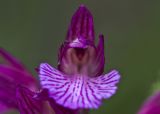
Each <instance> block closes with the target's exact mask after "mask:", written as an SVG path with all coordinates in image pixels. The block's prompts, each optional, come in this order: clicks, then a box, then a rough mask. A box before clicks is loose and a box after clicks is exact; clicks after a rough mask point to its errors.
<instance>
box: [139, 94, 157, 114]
mask: <svg viewBox="0 0 160 114" xmlns="http://www.w3.org/2000/svg"><path fill="white" fill-rule="evenodd" d="M137 114H160V91H157V92H155V93H154V94H153V95H152V96H150V97H149V98H148V99H147V101H146V102H145V103H144V105H143V106H142V107H141V109H140V111H139V112H138V113H137Z"/></svg>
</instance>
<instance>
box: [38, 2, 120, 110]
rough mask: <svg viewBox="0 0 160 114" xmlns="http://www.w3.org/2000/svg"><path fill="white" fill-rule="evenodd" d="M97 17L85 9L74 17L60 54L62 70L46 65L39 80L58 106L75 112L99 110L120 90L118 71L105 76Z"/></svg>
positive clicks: (80, 9) (81, 9)
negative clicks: (97, 40)
mask: <svg viewBox="0 0 160 114" xmlns="http://www.w3.org/2000/svg"><path fill="white" fill-rule="evenodd" d="M94 39H95V35H94V25H93V17H92V15H91V13H90V12H89V10H88V9H87V8H86V7H85V6H83V5H81V6H80V7H79V9H78V10H77V11H76V12H75V14H74V15H73V17H72V21H71V24H70V26H69V29H68V34H67V37H66V40H65V42H64V44H63V45H62V46H61V48H60V50H59V61H58V69H55V68H53V67H51V66H50V65H49V64H47V63H42V64H41V65H40V68H39V76H40V81H41V85H42V88H44V89H47V90H48V94H49V97H50V98H51V99H53V100H55V102H56V103H58V104H59V105H62V106H64V107H67V108H71V109H79V108H87V109H89V108H98V107H99V106H100V105H101V102H102V99H108V98H110V97H111V96H112V95H113V94H115V92H116V90H117V86H116V84H117V83H118V82H119V79H120V75H119V73H118V71H117V70H112V71H111V72H109V73H108V74H103V70H104V64H105V57H104V38H103V35H99V43H98V46H95V43H94Z"/></svg>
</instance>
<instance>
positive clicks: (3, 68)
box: [0, 48, 77, 114]
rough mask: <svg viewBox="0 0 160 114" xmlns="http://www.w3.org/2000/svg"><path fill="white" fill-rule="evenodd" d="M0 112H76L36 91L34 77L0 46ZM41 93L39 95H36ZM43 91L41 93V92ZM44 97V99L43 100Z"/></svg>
mask: <svg viewBox="0 0 160 114" xmlns="http://www.w3.org/2000/svg"><path fill="white" fill-rule="evenodd" d="M1 59H3V60H2V62H1V63H0V113H1V114H2V113H4V112H7V111H9V110H10V109H16V110H18V111H19V112H20V114H77V111H76V110H70V109H67V108H65V107H62V106H59V105H58V104H56V103H55V102H54V101H53V100H49V99H48V97H47V96H48V95H47V92H45V91H44V90H42V91H43V92H40V91H38V90H39V88H40V87H39V86H38V82H37V81H36V79H35V78H34V77H33V76H32V75H31V73H29V71H28V70H27V69H26V68H25V67H24V65H22V63H21V62H19V61H18V60H17V59H16V58H15V57H13V56H12V55H11V54H9V53H8V52H6V51H5V50H4V49H2V48H0V60H1ZM39 93H41V96H39V97H37V96H38V95H39ZM42 93H43V94H42ZM42 97H45V98H46V100H43V99H44V98H43V99H42Z"/></svg>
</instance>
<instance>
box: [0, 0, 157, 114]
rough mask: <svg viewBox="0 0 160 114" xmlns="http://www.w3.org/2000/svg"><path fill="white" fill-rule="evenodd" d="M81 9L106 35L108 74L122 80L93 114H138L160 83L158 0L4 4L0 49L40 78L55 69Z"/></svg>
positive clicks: (19, 0) (16, 0)
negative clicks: (42, 67) (41, 71)
mask: <svg viewBox="0 0 160 114" xmlns="http://www.w3.org/2000/svg"><path fill="white" fill-rule="evenodd" d="M82 3H83V4H85V5H86V6H87V7H88V8H89V9H90V11H91V12H92V14H93V16H94V22H95V31H96V36H98V34H99V33H103V34H104V35H105V56H106V65H105V67H106V68H105V72H108V70H109V69H112V68H116V69H118V70H119V71H120V73H121V75H122V79H121V82H120V84H119V89H118V91H117V94H116V95H115V96H113V97H112V98H111V99H109V100H105V101H104V104H103V105H102V106H101V107H100V108H99V109H98V110H92V111H91V114H136V112H137V111H138V109H139V107H140V106H141V104H142V103H143V102H144V100H145V99H146V98H147V97H148V96H149V95H150V94H151V91H152V85H153V83H154V82H156V81H157V80H158V79H159V78H158V77H160V1H159V0H79V1H78V0H63V1H62V0H1V1H0V47H3V48H5V49H6V50H8V51H9V52H11V53H12V54H13V55H14V56H16V57H17V58H19V59H20V60H21V61H22V62H23V63H24V64H25V65H26V66H27V68H28V69H29V70H30V71H31V72H32V73H33V74H34V75H35V76H36V77H37V74H36V73H35V71H34V68H35V67H37V66H38V65H39V64H40V63H41V62H48V63H50V64H52V65H54V66H56V65H57V52H58V48H59V46H60V45H61V43H62V42H63V41H64V38H65V35H66V31H67V27H68V25H69V22H70V19H71V16H72V14H73V13H74V12H75V10H76V9H77V8H78V6H79V5H80V4H82ZM10 114H11V113H10Z"/></svg>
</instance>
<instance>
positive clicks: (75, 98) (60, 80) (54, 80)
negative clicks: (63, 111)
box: [40, 64, 120, 109]
mask: <svg viewBox="0 0 160 114" xmlns="http://www.w3.org/2000/svg"><path fill="white" fill-rule="evenodd" d="M119 79H120V75H119V73H118V72H117V71H116V70H113V71H112V72H110V73H109V74H106V75H102V76H99V77H95V78H89V77H87V76H83V75H76V76H66V75H65V74H63V73H61V72H60V71H58V70H56V69H54V68H52V67H51V66H50V65H48V64H41V65H40V80H41V85H42V87H43V88H46V89H48V90H49V97H51V98H53V99H54V100H55V101H56V102H57V103H58V104H60V105H62V106H65V107H68V108H71V109H78V108H98V107H99V106H100V104H101V101H102V99H106V98H109V97H111V96H112V95H113V94H114V93H115V92H116V89H117V87H116V84H117V83H118V82H119Z"/></svg>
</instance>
